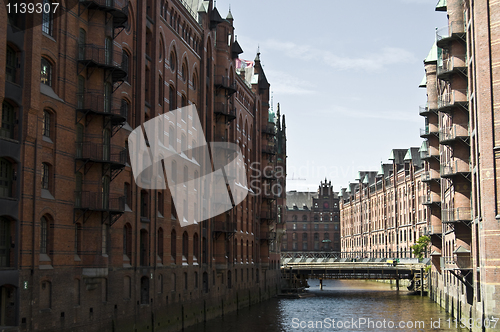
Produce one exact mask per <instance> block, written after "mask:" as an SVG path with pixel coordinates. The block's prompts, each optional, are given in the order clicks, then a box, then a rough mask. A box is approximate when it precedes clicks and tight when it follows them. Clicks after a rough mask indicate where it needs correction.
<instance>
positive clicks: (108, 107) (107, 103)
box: [104, 82, 113, 113]
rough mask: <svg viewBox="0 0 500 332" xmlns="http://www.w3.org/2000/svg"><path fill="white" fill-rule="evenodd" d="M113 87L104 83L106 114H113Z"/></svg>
mask: <svg viewBox="0 0 500 332" xmlns="http://www.w3.org/2000/svg"><path fill="white" fill-rule="evenodd" d="M112 93H113V87H112V86H111V84H109V83H108V82H106V83H104V113H110V112H111V94H112Z"/></svg>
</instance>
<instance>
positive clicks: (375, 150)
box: [216, 0, 447, 191]
mask: <svg viewBox="0 0 500 332" xmlns="http://www.w3.org/2000/svg"><path fill="white" fill-rule="evenodd" d="M436 3H437V0H357V1H339V0H329V1H328V0H309V1H297V0H288V1H284V0H252V1H241V0H240V1H234V0H233V1H230V0H217V2H216V6H217V9H218V10H219V12H220V14H221V16H222V17H226V15H227V13H228V10H229V7H231V13H232V15H233V17H234V27H235V35H236V36H237V39H238V43H239V44H240V45H241V47H242V49H243V50H244V53H243V54H240V58H241V59H246V60H253V59H254V58H255V55H256V53H257V49H260V53H261V56H260V57H261V62H262V64H263V66H264V71H265V73H266V76H267V79H268V81H269V83H270V84H271V91H272V95H273V98H272V99H273V105H274V110H276V107H277V103H279V104H280V109H281V113H282V114H285V116H286V125H287V155H288V160H287V168H288V169H287V175H288V176H287V184H286V185H287V191H289V190H298V191H316V190H317V189H318V186H319V183H320V181H324V179H325V178H326V179H327V180H328V181H331V182H332V185H333V187H334V190H335V191H339V190H340V188H341V187H344V188H345V187H346V186H347V185H348V183H349V181H350V182H354V181H355V179H356V176H357V172H358V171H359V170H377V171H378V170H379V169H380V163H381V162H384V163H385V162H388V159H387V158H389V155H390V152H391V150H392V149H407V148H409V147H413V146H415V147H419V146H420V145H421V143H422V139H421V138H420V136H419V128H421V127H423V126H424V118H423V117H421V116H419V114H418V107H419V106H420V105H425V103H426V93H425V89H423V88H419V87H418V85H419V84H420V82H421V80H422V78H423V77H424V73H425V72H424V67H423V60H424V59H425V57H426V56H427V54H428V53H429V50H430V49H431V47H432V45H433V43H434V40H435V29H436V28H441V27H444V26H446V24H447V19H446V13H444V12H436V11H435V5H436Z"/></svg>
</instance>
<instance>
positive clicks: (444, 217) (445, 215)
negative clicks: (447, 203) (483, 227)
mask: <svg viewBox="0 0 500 332" xmlns="http://www.w3.org/2000/svg"><path fill="white" fill-rule="evenodd" d="M441 221H442V222H443V223H457V222H465V223H469V222H471V221H472V211H471V209H470V207H459V208H454V209H443V210H441Z"/></svg>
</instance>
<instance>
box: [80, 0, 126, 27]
mask: <svg viewBox="0 0 500 332" xmlns="http://www.w3.org/2000/svg"><path fill="white" fill-rule="evenodd" d="M120 3H121V2H119V1H113V0H80V4H82V5H83V6H84V7H85V8H88V9H93V10H101V11H104V12H106V13H109V14H110V15H111V16H112V17H113V28H115V29H117V28H125V27H126V23H127V21H128V6H121V5H120ZM79 14H81V13H79Z"/></svg>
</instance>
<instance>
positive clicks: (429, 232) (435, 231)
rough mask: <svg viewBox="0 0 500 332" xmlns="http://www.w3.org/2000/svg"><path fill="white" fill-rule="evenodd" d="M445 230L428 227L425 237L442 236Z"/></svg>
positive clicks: (433, 226)
mask: <svg viewBox="0 0 500 332" xmlns="http://www.w3.org/2000/svg"><path fill="white" fill-rule="evenodd" d="M442 232H443V229H442V227H441V226H435V225H428V226H427V228H426V229H425V231H424V234H425V235H433V234H442Z"/></svg>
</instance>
